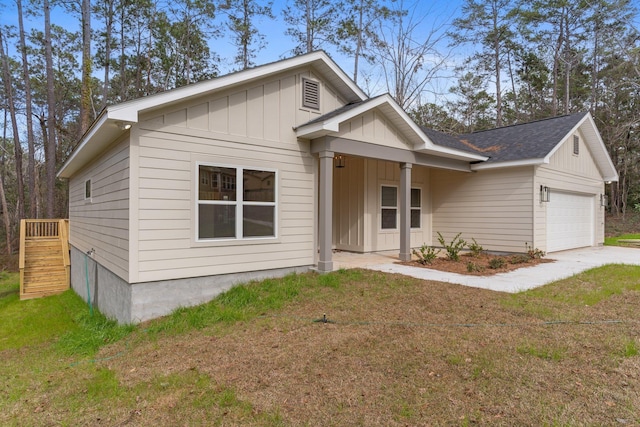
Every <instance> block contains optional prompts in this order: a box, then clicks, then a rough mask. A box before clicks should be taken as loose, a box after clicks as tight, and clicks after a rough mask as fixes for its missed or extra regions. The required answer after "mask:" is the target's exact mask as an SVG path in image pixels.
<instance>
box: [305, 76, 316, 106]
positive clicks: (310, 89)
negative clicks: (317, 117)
mask: <svg viewBox="0 0 640 427" xmlns="http://www.w3.org/2000/svg"><path fill="white" fill-rule="evenodd" d="M302 106H303V107H305V108H311V109H313V110H319V109H320V83H319V82H316V81H314V80H309V79H305V78H303V79H302Z"/></svg>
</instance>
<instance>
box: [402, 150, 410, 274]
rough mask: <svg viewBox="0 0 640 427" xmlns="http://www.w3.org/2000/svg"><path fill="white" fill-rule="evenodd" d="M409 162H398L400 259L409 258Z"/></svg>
mask: <svg viewBox="0 0 640 427" xmlns="http://www.w3.org/2000/svg"><path fill="white" fill-rule="evenodd" d="M412 166H413V165H412V164H411V163H400V261H409V260H411V167H412Z"/></svg>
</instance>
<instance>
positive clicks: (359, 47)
mask: <svg viewBox="0 0 640 427" xmlns="http://www.w3.org/2000/svg"><path fill="white" fill-rule="evenodd" d="M363 21H364V0H360V7H359V8H358V30H357V31H358V38H357V40H356V51H355V53H354V55H353V56H354V58H353V82H354V83H355V84H358V65H359V64H358V63H359V61H360V55H361V54H362V38H363V35H362V32H363V31H364V29H363V28H362V25H363Z"/></svg>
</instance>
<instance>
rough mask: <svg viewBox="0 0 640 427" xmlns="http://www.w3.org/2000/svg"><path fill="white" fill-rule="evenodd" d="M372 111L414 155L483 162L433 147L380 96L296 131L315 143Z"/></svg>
mask: <svg viewBox="0 0 640 427" xmlns="http://www.w3.org/2000/svg"><path fill="white" fill-rule="evenodd" d="M373 109H378V110H380V111H381V112H382V113H383V114H384V116H385V117H386V118H387V119H388V120H389V121H390V122H391V123H393V125H394V126H395V127H396V129H398V130H399V131H400V132H401V133H402V134H403V135H404V136H405V137H407V139H408V140H409V142H410V143H411V145H412V147H410V148H411V149H413V150H414V151H418V152H423V153H426V154H433V155H437V156H440V157H446V158H450V159H459V160H465V161H484V160H486V159H487V156H485V155H483V154H479V153H476V152H472V151H468V150H467V151H465V150H459V149H458V148H457V147H447V146H442V145H436V144H434V143H433V142H432V141H431V140H430V139H429V137H428V136H427V134H426V133H425V132H424V129H422V128H421V127H420V126H418V125H417V124H416V123H415V122H414V121H413V120H411V118H410V117H409V115H408V114H407V113H406V112H405V111H404V110H403V109H402V108H401V107H400V106H399V105H398V103H397V102H396V101H395V100H394V99H393V98H392V97H391V95H389V94H388V93H387V94H383V95H379V96H376V97H374V98H370V99H367V100H364V101H359V102H354V103H350V104H347V105H344V106H343V107H341V108H338V109H337V110H334V111H331V112H329V113H327V114H324V115H322V116H320V117H317V118H315V119H313V120H311V121H309V122H307V123H305V124H303V125H301V126H298V127H297V128H296V129H295V131H296V135H297V136H298V137H300V138H308V139H314V138H319V137H322V136H325V135H330V134H331V133H333V132H338V131H339V130H340V124H341V123H344V122H346V121H348V120H351V119H352V118H354V117H357V116H359V115H361V114H364V113H366V112H368V111H371V110H373Z"/></svg>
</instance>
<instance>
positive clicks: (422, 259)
mask: <svg viewBox="0 0 640 427" xmlns="http://www.w3.org/2000/svg"><path fill="white" fill-rule="evenodd" d="M418 251H419V252H418ZM418 251H416V250H415V249H414V250H413V254H414V255H415V256H417V257H418V262H419V263H420V264H422V265H426V264H431V263H432V262H433V260H434V259H436V257H437V256H438V254H439V253H440V249H435V248H434V247H432V246H427V245H422V246H420V248H418Z"/></svg>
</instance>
